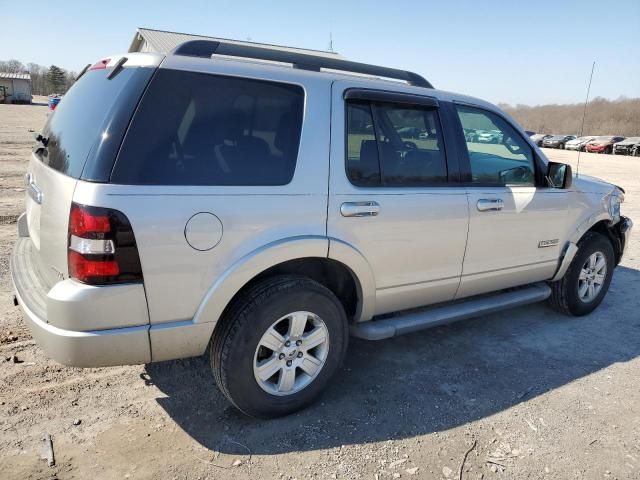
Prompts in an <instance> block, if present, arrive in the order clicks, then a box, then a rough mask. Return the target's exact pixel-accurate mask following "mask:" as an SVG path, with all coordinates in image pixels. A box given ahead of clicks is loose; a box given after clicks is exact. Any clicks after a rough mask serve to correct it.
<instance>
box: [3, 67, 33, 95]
mask: <svg viewBox="0 0 640 480" xmlns="http://www.w3.org/2000/svg"><path fill="white" fill-rule="evenodd" d="M32 98H33V97H32V96H31V75H29V74H28V73H8V72H0V103H31V100H32Z"/></svg>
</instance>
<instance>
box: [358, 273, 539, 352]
mask: <svg viewBox="0 0 640 480" xmlns="http://www.w3.org/2000/svg"><path fill="white" fill-rule="evenodd" d="M550 295H551V289H550V288H549V286H548V285H547V284H546V283H536V284H533V285H529V286H527V287H524V288H519V289H517V290H510V291H506V292H502V293H496V294H491V295H483V296H482V297H475V298H470V299H469V300H464V301H461V302H457V303H454V304H449V305H443V306H440V307H433V308H429V309H426V310H421V311H419V312H412V313H407V314H404V315H403V314H399V315H397V316H394V317H391V318H385V319H382V320H371V321H369V322H363V323H358V324H355V325H351V335H353V336H354V337H358V338H364V339H365V340H382V339H385V338H391V337H396V336H398V335H403V334H405V333H411V332H417V331H418V330H423V329H425V328H430V327H435V326H438V325H444V324H446V323H452V322H457V321H458V320H466V319H467V318H473V317H478V316H480V315H488V314H490V313H494V312H498V311H500V310H505V309H507V308H513V307H519V306H521V305H527V304H529V303H534V302H541V301H543V300H546V299H547V298H549V296H550Z"/></svg>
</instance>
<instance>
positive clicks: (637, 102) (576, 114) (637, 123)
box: [499, 97, 640, 137]
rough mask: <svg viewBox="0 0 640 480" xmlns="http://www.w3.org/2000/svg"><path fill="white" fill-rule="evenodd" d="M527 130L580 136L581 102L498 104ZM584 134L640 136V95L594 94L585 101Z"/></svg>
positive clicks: (582, 107) (582, 106)
mask: <svg viewBox="0 0 640 480" xmlns="http://www.w3.org/2000/svg"><path fill="white" fill-rule="evenodd" d="M499 106H500V108H502V109H503V110H504V111H505V112H507V113H508V114H509V115H511V116H512V117H513V118H515V119H516V120H517V121H518V122H519V123H520V125H522V126H523V127H524V128H525V129H526V130H533V131H534V132H537V133H552V134H558V135H572V134H573V135H579V134H580V127H581V125H582V116H583V112H584V103H573V104H567V105H558V104H553V105H539V106H535V107H530V106H528V105H508V104H499ZM583 133H584V135H621V136H624V137H637V136H640V98H626V97H620V98H618V99H617V100H607V99H606V98H602V97H596V98H594V99H593V100H591V101H590V102H589V103H588V104H587V114H586V117H585V120H584V129H583Z"/></svg>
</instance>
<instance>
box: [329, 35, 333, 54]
mask: <svg viewBox="0 0 640 480" xmlns="http://www.w3.org/2000/svg"><path fill="white" fill-rule="evenodd" d="M329 51H330V52H333V33H332V32H329Z"/></svg>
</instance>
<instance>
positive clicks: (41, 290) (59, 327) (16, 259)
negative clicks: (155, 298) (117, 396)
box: [10, 237, 151, 367]
mask: <svg viewBox="0 0 640 480" xmlns="http://www.w3.org/2000/svg"><path fill="white" fill-rule="evenodd" d="M33 248H34V247H33V244H32V242H31V239H30V238H29V237H20V238H18V241H17V242H16V245H15V247H14V249H13V253H12V254H11V258H10V264H11V279H12V282H13V288H14V291H15V295H16V299H17V300H18V302H19V304H20V306H21V307H22V310H23V311H24V313H25V318H26V321H27V324H28V326H29V330H30V331H31V335H32V336H33V338H34V339H35V341H36V342H37V343H38V345H39V346H40V347H41V348H42V349H43V350H44V351H45V353H46V354H47V356H49V357H51V358H53V359H54V360H56V361H58V362H60V363H62V364H65V365H70V366H76V367H100V366H108V365H129V364H139V363H148V362H150V361H151V347H150V342H149V324H148V313H147V311H146V303H144V302H145V299H144V292H143V291H142V295H143V296H142V302H143V305H142V307H143V308H144V310H142V308H141V305H140V303H139V302H138V301H136V300H133V301H132V299H137V298H138V295H137V294H136V293H135V292H136V289H119V290H118V289H117V287H116V289H115V290H112V287H88V286H86V285H83V284H79V283H77V282H74V281H72V280H64V281H61V282H58V283H57V284H56V285H55V286H54V287H53V288H51V289H49V288H48V287H47V286H46V285H45V284H44V282H42V280H41V278H42V277H41V275H39V273H38V266H37V264H36V263H35V262H34V259H33V251H32V249H33ZM140 287H141V288H142V286H141V285H140ZM100 289H105V290H100ZM117 299H121V300H123V301H120V302H118V301H115V300H117ZM109 320H110V322H109ZM107 322H109V323H111V326H113V327H121V326H123V323H124V324H125V325H126V326H123V328H107ZM96 327H97V328H96Z"/></svg>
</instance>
